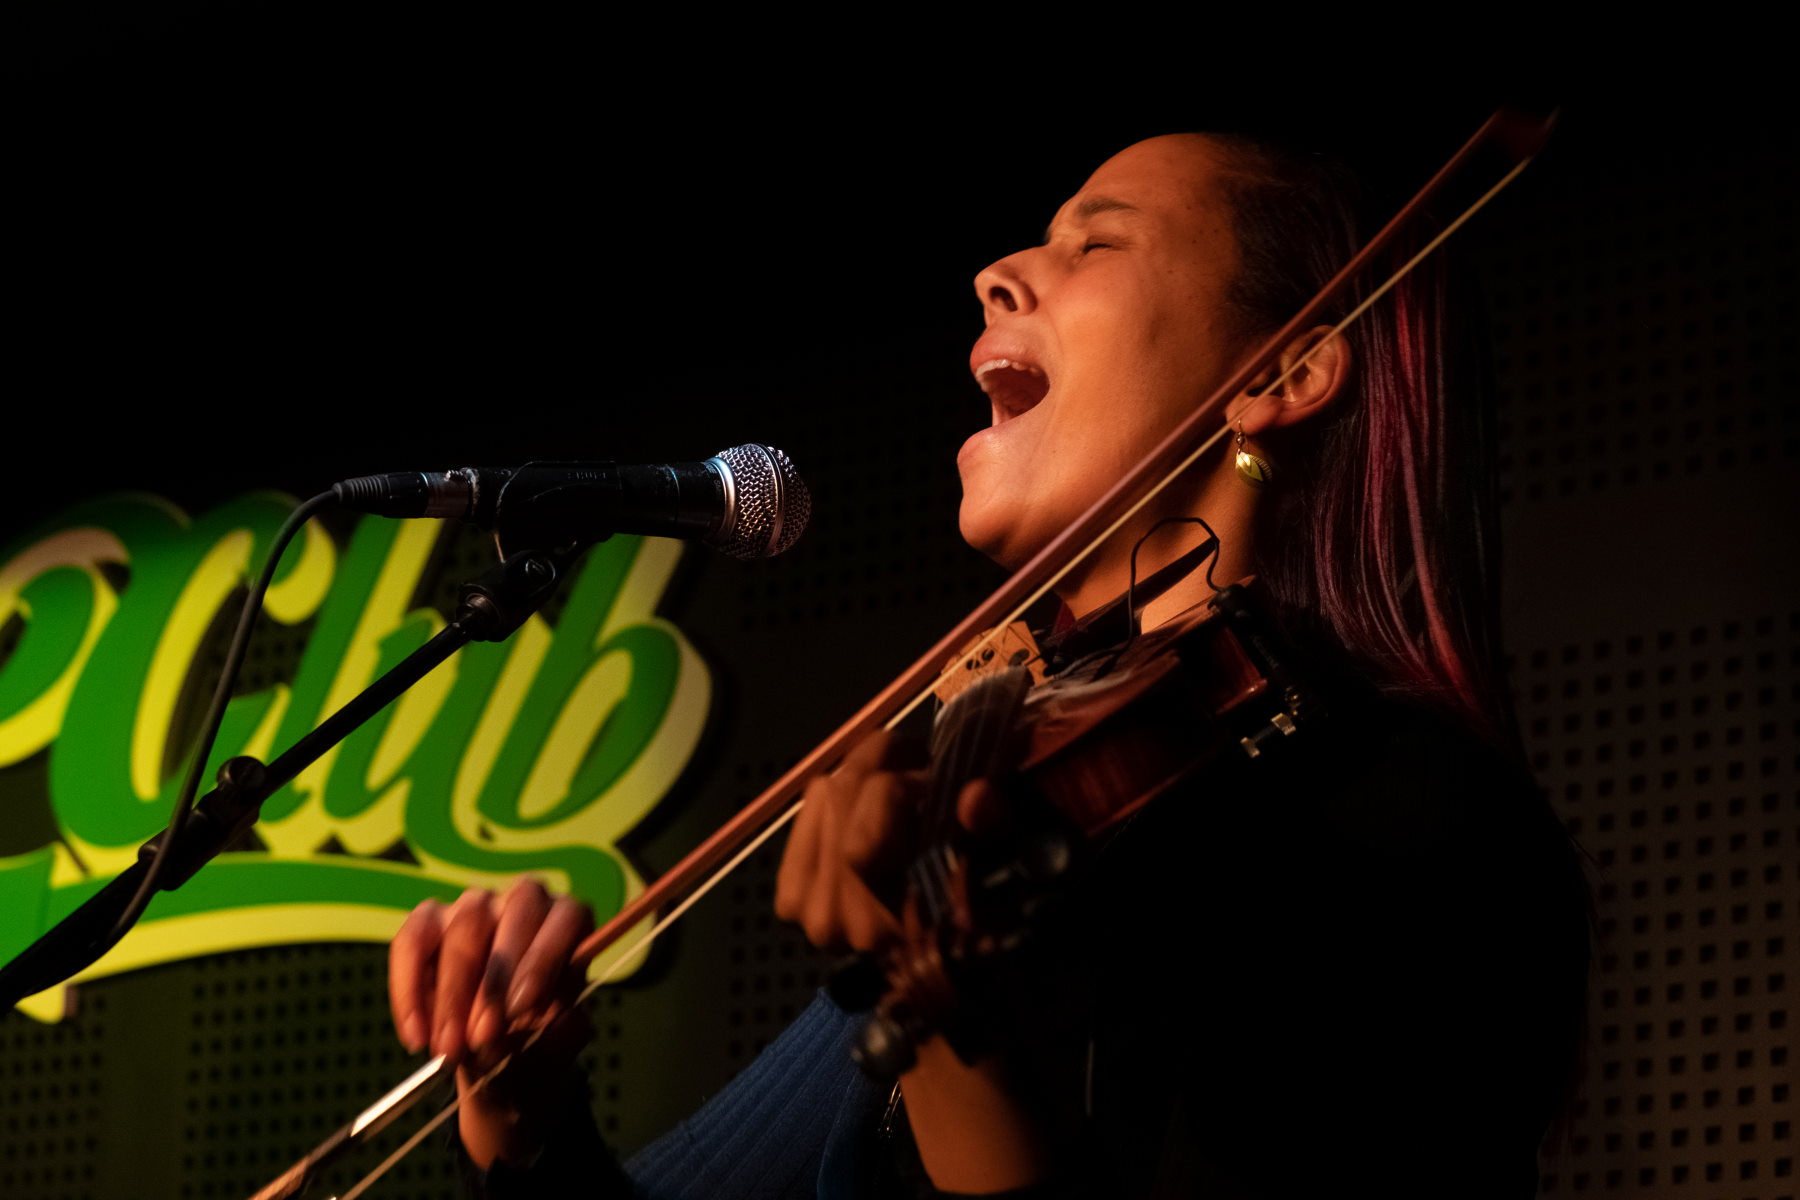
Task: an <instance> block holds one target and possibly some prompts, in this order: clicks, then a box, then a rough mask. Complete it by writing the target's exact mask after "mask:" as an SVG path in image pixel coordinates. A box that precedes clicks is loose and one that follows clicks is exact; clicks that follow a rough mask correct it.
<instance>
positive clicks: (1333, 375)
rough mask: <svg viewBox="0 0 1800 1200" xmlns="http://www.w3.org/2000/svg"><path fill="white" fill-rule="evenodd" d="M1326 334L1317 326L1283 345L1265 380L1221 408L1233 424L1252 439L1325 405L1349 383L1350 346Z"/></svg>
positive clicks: (1328, 328)
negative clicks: (1232, 402) (1224, 407)
mask: <svg viewBox="0 0 1800 1200" xmlns="http://www.w3.org/2000/svg"><path fill="white" fill-rule="evenodd" d="M1330 333H1331V326H1329V325H1316V326H1314V327H1313V328H1311V329H1309V330H1307V331H1306V332H1305V333H1303V334H1301V335H1300V336H1298V337H1296V338H1295V339H1294V340H1293V341H1292V342H1290V343H1288V346H1287V348H1286V349H1284V350H1283V351H1282V352H1281V357H1280V358H1278V359H1276V360H1275V365H1274V366H1273V367H1270V368H1269V369H1268V371H1266V372H1265V373H1264V379H1263V380H1262V381H1261V382H1259V383H1258V384H1256V385H1253V386H1252V387H1251V389H1250V390H1249V391H1247V392H1245V393H1244V394H1243V395H1242V396H1239V397H1238V398H1237V401H1236V402H1235V403H1234V404H1232V405H1231V406H1230V407H1229V408H1228V409H1227V410H1226V411H1227V414H1228V415H1229V417H1230V419H1231V425H1232V427H1233V428H1234V429H1238V430H1240V431H1242V433H1243V434H1244V436H1245V437H1255V436H1256V435H1257V434H1259V433H1263V432H1265V431H1267V430H1270V429H1279V428H1282V427H1283V426H1287V425H1296V424H1298V423H1299V422H1301V421H1304V420H1307V419H1308V418H1310V417H1312V416H1314V415H1316V414H1318V413H1322V412H1324V411H1325V410H1326V409H1328V408H1330V407H1331V403H1332V401H1334V400H1336V399H1337V397H1338V395H1339V393H1341V392H1342V391H1343V390H1344V387H1345V385H1347V384H1348V383H1349V382H1350V367H1351V363H1350V344H1349V343H1348V342H1346V341H1345V340H1344V339H1343V337H1342V336H1341V335H1340V336H1336V337H1330V336H1327V335H1329V334H1330ZM1284 376H1285V378H1283V377H1284ZM1277 380H1280V382H1279V383H1277V382H1276V381H1277ZM1271 384H1273V385H1274V386H1273V387H1271V386H1270V385H1271Z"/></svg>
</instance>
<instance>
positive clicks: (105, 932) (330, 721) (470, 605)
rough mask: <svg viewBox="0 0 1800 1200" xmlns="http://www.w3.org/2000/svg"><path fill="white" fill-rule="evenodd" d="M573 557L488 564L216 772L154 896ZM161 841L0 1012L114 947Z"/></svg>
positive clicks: (54, 945)
mask: <svg viewBox="0 0 1800 1200" xmlns="http://www.w3.org/2000/svg"><path fill="white" fill-rule="evenodd" d="M582 549H583V547H582V546H580V545H575V546H571V547H568V548H566V549H564V550H558V551H544V550H528V551H524V552H521V553H516V554H513V555H512V556H510V557H508V558H507V559H505V560H504V561H502V562H500V563H497V564H495V565H494V566H493V567H490V568H489V569H488V570H487V571H485V572H483V573H482V574H481V575H480V576H479V577H478V578H476V579H475V580H473V581H471V582H469V583H466V584H464V585H463V587H462V589H461V591H460V593H459V595H458V598H457V608H456V615H455V616H454V617H453V618H452V619H451V621H450V623H449V624H448V625H446V626H445V627H444V628H443V630H442V631H440V632H439V633H438V634H437V636H436V637H434V638H432V639H431V640H430V641H428V642H426V643H425V644H424V645H423V646H420V647H419V648H418V649H417V650H415V651H413V652H412V653H411V654H409V655H407V656H406V658H405V659H403V660H402V661H401V662H400V663H398V664H397V665H396V666H395V667H394V668H393V669H392V670H390V671H388V672H387V674H385V675H383V676H382V677H381V678H380V679H377V680H376V681H375V682H374V683H372V684H370V685H369V686H368V687H367V688H365V689H364V690H363V691H362V692H360V693H359V694H358V695H356V696H355V697H354V698H353V699H351V700H350V701H349V702H348V703H347V704H345V705H344V706H343V707H342V708H340V709H338V710H337V711H336V712H334V713H332V714H331V715H330V716H329V717H327V718H326V719H325V721H324V722H323V723H322V724H320V725H319V727H318V728H317V729H314V730H313V731H312V732H311V733H309V734H307V735H306V736H305V737H302V738H301V739H300V740H299V741H297V742H295V743H294V744H293V746H292V747H290V748H289V749H288V750H287V751H286V752H285V753H283V754H282V755H281V756H280V757H279V758H277V759H276V760H275V761H274V762H272V763H269V764H268V765H267V766H264V765H263V764H262V763H261V762H259V761H257V760H256V759H254V758H250V757H248V756H244V757H239V758H233V759H230V760H228V761H227V762H225V763H224V764H222V765H221V766H220V767H219V771H218V775H217V781H218V786H217V787H216V788H214V789H213V790H212V791H210V792H208V793H207V794H206V795H205V796H204V797H202V798H201V799H200V801H199V802H198V803H197V804H195V805H194V807H193V810H192V811H191V812H189V813H188V817H187V820H186V822H184V824H183V826H182V828H181V831H180V836H179V838H178V839H177V841H176V844H175V845H174V846H173V847H172V848H171V849H170V851H169V854H168V859H169V861H168V862H167V864H166V865H165V867H164V870H163V878H161V879H159V880H158V881H157V890H158V891H174V890H175V889H176V888H178V887H180V886H181V885H182V884H184V883H186V882H187V881H188V880H189V879H191V878H193V876H194V873H195V872H197V871H198V870H199V869H200V868H201V867H203V866H205V865H206V864H207V863H208V862H210V861H212V859H213V857H214V856H215V855H217V854H218V853H219V852H220V851H221V850H224V849H225V848H226V847H227V846H229V845H231V844H232V843H233V842H234V841H236V840H237V839H239V838H240V837H242V836H243V835H244V834H246V833H247V832H248V831H249V829H250V827H251V826H252V825H254V824H256V820H257V817H258V815H259V814H260V813H261V811H262V805H263V802H264V801H265V800H267V799H268V798H269V797H270V796H272V795H274V794H275V793H276V792H277V791H279V790H281V788H282V787H284V786H286V784H287V783H288V782H289V781H291V780H292V779H293V778H294V777H295V776H296V775H298V774H299V773H300V772H301V771H303V770H305V769H306V768H307V767H308V766H310V765H312V764H313V763H314V762H315V761H317V760H318V759H319V757H320V756H321V755H323V754H324V753H325V752H326V751H327V750H329V749H331V748H332V747H333V746H335V745H337V744H338V743H339V742H341V741H343V740H344V739H345V738H346V737H349V736H350V734H351V733H352V732H354V731H355V730H356V728H357V727H358V726H360V725H361V724H362V723H363V722H364V721H367V720H368V719H369V718H370V717H372V716H374V715H375V714H376V713H378V712H380V711H381V710H382V709H383V708H385V707H386V706H387V705H388V704H390V703H392V702H393V701H394V700H395V699H396V698H397V697H398V696H399V695H400V694H401V693H402V692H404V691H405V690H406V689H407V688H409V687H411V686H412V685H413V684H415V683H417V682H418V681H419V680H420V679H422V678H423V677H424V676H425V675H426V674H427V673H428V672H430V671H431V669H432V668H433V667H436V666H437V665H438V664H439V663H442V662H443V661H444V660H445V659H447V658H449V657H450V656H451V655H453V654H455V653H456V652H457V651H458V650H460V649H462V648H463V647H464V646H465V645H467V644H468V643H470V642H472V641H473V642H499V641H504V640H505V639H506V638H507V637H508V636H509V635H510V634H511V633H512V632H513V631H514V630H516V629H517V628H518V627H519V626H521V625H523V624H524V623H525V620H526V618H528V617H530V616H531V614H532V613H534V612H536V611H537V610H538V609H539V608H540V607H542V606H543V603H544V601H546V600H548V599H549V598H550V594H551V593H552V592H554V591H555V590H556V585H557V584H558V583H559V582H561V580H562V577H563V574H564V573H565V571H566V570H567V569H568V566H569V564H570V563H571V562H573V560H574V559H575V557H576V556H577V555H578V554H580V553H581V550H582ZM168 833H169V831H168V830H164V831H162V832H161V833H158V834H157V835H156V836H155V837H153V838H151V839H150V840H149V841H147V842H145V843H144V844H143V846H141V847H140V848H139V849H138V855H137V861H136V862H135V863H133V864H132V865H131V866H130V867H128V868H126V869H125V870H124V871H122V872H121V873H120V874H119V875H118V876H117V877H115V878H114V879H113V880H112V881H111V882H109V883H108V884H107V885H106V886H105V887H103V888H101V889H100V891H99V892H97V893H95V894H94V895H93V896H92V897H90V898H89V899H88V900H87V901H86V902H85V903H84V904H82V905H81V906H80V907H79V908H77V909H76V910H75V911H74V912H72V913H70V914H69V915H68V916H67V917H64V918H63V919H62V920H61V921H59V922H57V924H56V925H55V926H54V927H52V928H51V929H48V930H46V931H45V932H44V934H43V935H42V936H41V937H39V938H38V939H37V941H35V942H33V943H32V944H31V945H29V946H27V947H26V948H25V949H24V951H22V952H21V953H20V954H19V956H18V957H17V958H15V959H13V960H12V961H11V962H9V963H7V964H6V966H4V967H0V1012H3V1011H5V1010H7V1009H10V1008H12V1007H13V1006H14V1005H16V1004H18V1002H19V1001H21V1000H23V999H24V998H25V997H27V996H30V995H34V994H35V993H37V992H41V991H43V990H44V989H45V988H48V987H54V986H55V985H56V984H58V983H61V982H62V981H63V980H65V979H67V978H69V977H70V976H71V975H74V974H75V973H77V972H78V971H81V970H83V969H84V968H86V967H88V966H90V965H92V964H93V963H94V962H95V961H97V960H98V959H99V958H100V956H101V955H103V954H105V953H106V952H107V951H108V950H110V949H112V948H113V946H115V945H117V944H118V941H119V939H120V938H121V937H123V936H124V933H125V931H124V930H115V929H114V926H115V924H116V923H117V921H118V919H119V917H120V915H121V914H122V913H123V912H124V911H125V910H126V908H127V907H128V906H129V905H130V903H131V899H132V897H133V896H134V895H136V893H137V889H138V886H139V884H140V883H141V882H142V880H143V877H144V874H145V873H146V871H147V870H148V869H149V863H150V861H151V859H153V858H154V857H155V856H156V853H157V848H158V846H159V845H160V844H161V842H162V840H163V839H164V838H165V837H166V836H168Z"/></svg>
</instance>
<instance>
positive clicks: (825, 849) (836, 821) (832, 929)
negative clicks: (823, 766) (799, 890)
mask: <svg viewBox="0 0 1800 1200" xmlns="http://www.w3.org/2000/svg"><path fill="white" fill-rule="evenodd" d="M843 792H844V789H843V786H842V784H841V783H839V782H838V781H835V780H834V781H832V783H831V786H830V787H829V788H828V789H827V794H826V796H825V797H824V801H825V802H824V803H821V804H819V805H818V806H817V812H818V826H819V853H818V860H817V864H816V869H815V871H814V872H813V877H812V879H811V881H810V886H809V887H808V888H807V889H806V894H805V895H804V896H803V897H802V898H801V902H800V911H799V914H798V918H797V919H798V920H799V922H800V928H802V929H804V930H805V931H806V937H807V940H808V941H810V942H812V944H813V945H815V946H817V947H819V948H820V949H821V950H838V949H842V948H843V945H844V937H843V926H842V923H841V922H840V921H839V920H838V893H839V891H840V889H841V888H842V887H843V879H844V874H845V870H844V863H843V844H842V841H843V825H844V807H845V806H844V802H843ZM809 807H811V806H810V805H809Z"/></svg>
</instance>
